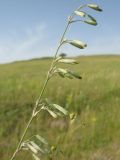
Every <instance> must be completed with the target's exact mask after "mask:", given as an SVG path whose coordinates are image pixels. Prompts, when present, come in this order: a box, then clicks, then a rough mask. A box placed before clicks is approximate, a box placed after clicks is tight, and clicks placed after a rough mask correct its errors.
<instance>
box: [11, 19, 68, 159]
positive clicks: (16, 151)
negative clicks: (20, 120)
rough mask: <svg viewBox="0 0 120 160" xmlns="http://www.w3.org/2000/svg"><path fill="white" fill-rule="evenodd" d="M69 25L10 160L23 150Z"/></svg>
mask: <svg viewBox="0 0 120 160" xmlns="http://www.w3.org/2000/svg"><path fill="white" fill-rule="evenodd" d="M69 25H70V21H68V23H67V25H66V28H65V31H64V32H63V34H62V37H61V39H60V42H59V45H58V47H57V49H56V53H55V56H54V59H53V61H52V63H51V66H50V69H49V71H48V74H47V77H46V80H45V82H44V85H43V88H42V90H41V92H40V95H39V97H38V99H37V101H36V102H37V103H36V105H35V106H34V108H33V112H32V115H31V117H30V120H29V121H28V123H27V125H26V127H25V130H24V132H23V134H22V137H21V139H20V141H19V143H18V146H17V148H16V150H15V152H14V153H13V155H12V157H11V159H10V160H13V159H14V158H15V156H16V154H17V153H18V151H19V150H20V149H21V144H22V142H23V140H24V138H25V136H26V133H27V131H28V129H29V127H30V125H31V123H32V121H33V119H34V117H35V115H34V114H33V113H35V112H36V110H37V108H38V104H39V102H40V101H41V98H42V96H43V93H44V91H45V89H46V86H47V84H48V81H49V75H50V71H51V70H52V68H53V66H54V63H55V60H56V57H57V54H58V51H59V49H60V47H61V45H62V43H63V40H64V37H65V34H66V32H67V29H68V27H69Z"/></svg>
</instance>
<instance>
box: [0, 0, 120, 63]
mask: <svg viewBox="0 0 120 160" xmlns="http://www.w3.org/2000/svg"><path fill="white" fill-rule="evenodd" d="M86 3H97V4H99V6H100V7H101V8H102V9H103V12H96V11H94V10H91V9H85V11H86V12H88V13H89V14H91V15H92V16H93V17H95V18H96V19H97V21H98V26H96V27H95V26H90V25H87V24H84V23H80V22H79V23H78V22H77V23H74V24H72V25H71V26H70V28H69V30H68V32H67V34H66V37H65V38H66V39H71V40H81V41H83V42H86V43H87V45H88V47H87V48H86V49H84V50H80V49H77V48H75V47H73V46H70V45H67V44H66V45H65V46H63V47H62V48H61V50H60V51H59V54H60V53H66V54H67V55H68V56H78V55H85V56H86V55H94V54H120V44H119V42H120V18H119V17H120V0H115V1H113V0H109V1H108V0H0V63H9V62H13V61H17V60H26V59H31V58H37V57H45V56H53V55H54V53H55V50H56V47H57V45H58V42H59V39H60V36H61V34H62V33H63V31H64V28H65V25H66V20H67V17H68V16H69V15H70V14H71V13H72V12H73V11H74V10H75V8H76V7H78V6H80V5H81V4H86ZM76 18H77V17H76ZM78 18H79V17H78Z"/></svg>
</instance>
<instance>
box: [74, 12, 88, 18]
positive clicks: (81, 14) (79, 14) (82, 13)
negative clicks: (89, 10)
mask: <svg viewBox="0 0 120 160" xmlns="http://www.w3.org/2000/svg"><path fill="white" fill-rule="evenodd" d="M75 14H76V15H77V16H81V17H85V16H86V13H85V12H82V11H75Z"/></svg>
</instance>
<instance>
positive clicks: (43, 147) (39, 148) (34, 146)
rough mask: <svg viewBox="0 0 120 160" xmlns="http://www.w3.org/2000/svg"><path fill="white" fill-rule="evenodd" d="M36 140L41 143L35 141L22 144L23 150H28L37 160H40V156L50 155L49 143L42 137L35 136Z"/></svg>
mask: <svg viewBox="0 0 120 160" xmlns="http://www.w3.org/2000/svg"><path fill="white" fill-rule="evenodd" d="M35 137H36V139H37V140H38V141H39V144H38V143H36V142H35V141H27V142H24V143H23V144H22V147H23V149H28V150H29V151H30V152H31V153H32V155H33V158H34V159H35V160H40V154H41V153H42V154H45V153H49V152H50V149H49V150H48V142H47V141H46V140H45V139H44V138H43V137H41V136H39V135H35Z"/></svg>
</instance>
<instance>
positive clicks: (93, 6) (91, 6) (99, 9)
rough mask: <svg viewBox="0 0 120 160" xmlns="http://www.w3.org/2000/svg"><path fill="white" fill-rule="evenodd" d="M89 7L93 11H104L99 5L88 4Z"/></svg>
mask: <svg viewBox="0 0 120 160" xmlns="http://www.w3.org/2000/svg"><path fill="white" fill-rule="evenodd" d="M87 6H88V7H89V8H91V9H94V10H96V11H99V12H101V11H102V9H101V8H100V7H99V6H98V5H97V4H87Z"/></svg>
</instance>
